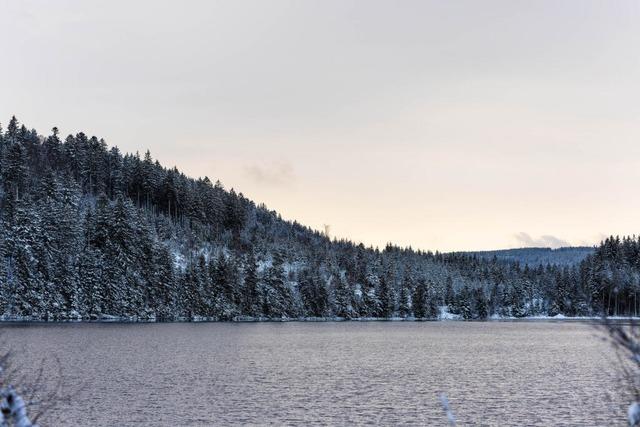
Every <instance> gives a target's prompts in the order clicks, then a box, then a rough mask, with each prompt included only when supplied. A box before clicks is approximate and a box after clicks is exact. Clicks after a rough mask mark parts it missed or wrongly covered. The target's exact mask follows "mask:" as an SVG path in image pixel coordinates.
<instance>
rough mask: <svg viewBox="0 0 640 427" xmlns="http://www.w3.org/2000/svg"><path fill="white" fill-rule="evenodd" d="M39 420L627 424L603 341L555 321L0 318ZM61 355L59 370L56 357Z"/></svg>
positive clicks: (67, 422) (125, 423)
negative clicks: (45, 397)
mask: <svg viewBox="0 0 640 427" xmlns="http://www.w3.org/2000/svg"><path fill="white" fill-rule="evenodd" d="M0 328H1V329H2V330H3V338H4V341H5V342H6V343H8V344H10V345H11V347H12V348H13V349H14V350H15V353H16V357H15V359H14V361H15V364H16V365H17V366H19V367H21V368H23V369H25V370H27V371H29V374H31V376H33V374H34V372H35V370H36V368H37V366H39V365H40V364H41V360H42V359H44V360H45V362H44V363H45V366H46V367H47V369H46V370H45V376H44V379H43V380H41V381H40V386H39V389H40V390H41V392H42V393H45V391H46V390H51V388H52V387H53V384H54V383H55V381H56V378H57V377H58V371H59V372H60V373H61V374H62V378H63V380H64V384H65V388H64V391H63V394H65V393H66V394H69V393H71V392H73V391H74V390H78V389H80V387H81V386H84V389H83V391H82V392H80V393H78V394H77V395H76V396H75V397H73V398H72V400H71V402H70V403H64V402H61V403H59V404H58V406H56V407H55V408H53V409H51V410H49V411H48V412H47V413H46V414H45V416H44V418H43V419H42V420H41V421H42V423H43V424H45V425H77V426H89V425H91V426H113V425H118V426H130V425H143V426H169V425H171V426H191V425H240V424H250V425H264V424H272V425H363V424H375V425H446V418H445V416H444V412H443V410H442V408H441V406H440V402H439V395H440V393H441V392H446V393H447V395H448V396H449V400H450V402H451V406H452V409H453V410H454V412H455V413H456V416H457V418H458V421H459V425H496V426H508V425H519V426H523V425H541V426H542V425H544V426H551V425H554V426H555V425H567V426H577V425H589V426H608V425H625V420H624V412H623V411H624V407H625V406H626V405H624V404H623V403H624V402H623V399H620V397H619V396H618V394H617V393H618V392H617V390H618V389H620V383H619V382H617V381H616V379H615V373H614V372H613V371H614V370H613V368H611V367H610V366H611V365H612V364H613V363H614V360H615V358H614V356H613V353H612V352H611V350H610V348H609V346H608V344H606V343H604V342H602V341H601V340H599V339H598V338H596V334H597V333H596V331H595V329H594V328H593V327H591V326H588V325H586V324H581V323H568V322H565V323H552V322H487V323H462V322H428V323H411V322H369V323H355V322H354V323H260V324H216V323H202V324H68V325H26V326H25V325H6V324H5V325H2V326H0ZM56 358H57V359H58V360H59V368H60V369H59V370H58V369H57V368H56V366H57V363H58V362H55V359H56Z"/></svg>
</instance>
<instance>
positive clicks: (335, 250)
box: [0, 118, 640, 320]
mask: <svg viewBox="0 0 640 427" xmlns="http://www.w3.org/2000/svg"><path fill="white" fill-rule="evenodd" d="M142 143H145V142H144V141H143V142H142ZM212 172H213V173H215V171H212ZM0 176H1V182H0V209H1V222H0V313H2V314H3V316H4V318H21V317H30V318H34V319H79V318H83V319H97V318H101V317H105V316H118V317H127V318H133V319H156V320H175V319H198V318H211V319H218V320H231V319H238V318H242V317H251V318H258V317H259V318H275V319H281V318H298V317H341V318H362V317H378V318H389V317H402V318H414V317H415V318H436V317H437V316H438V312H439V306H443V305H448V306H449V310H450V311H451V312H452V313H456V314H459V315H460V316H462V317H463V318H466V319H472V318H486V317H488V316H491V315H501V316H516V317H521V316H528V315H543V314H548V315H555V314H564V315H571V316H573V315H593V314H599V313H600V312H601V311H602V309H604V310H606V311H607V313H609V314H636V313H637V302H636V297H637V293H638V288H639V285H638V284H639V277H640V275H639V273H640V241H639V240H638V239H635V238H625V239H622V240H621V239H618V238H611V239H608V240H606V241H605V242H603V244H602V245H601V246H600V247H599V248H597V249H596V250H595V252H594V253H593V254H592V255H589V256H587V258H586V259H584V260H583V261H582V262H581V263H579V264H577V265H571V266H570V265H563V266H558V265H545V266H543V265H538V266H535V267H532V266H529V265H520V264H519V263H517V262H511V261H505V260H499V259H498V258H496V257H492V258H488V259H487V258H485V257H482V256H476V255H472V254H463V253H455V254H441V253H432V252H422V251H417V250H412V249H410V248H399V247H396V246H392V245H389V246H387V247H386V248H384V249H383V250H378V249H375V248H366V247H364V246H363V245H358V244H355V243H352V242H350V241H346V240H330V239H328V238H327V237H326V236H324V235H323V234H322V233H320V232H318V231H314V230H312V229H310V228H307V227H305V226H302V225H300V224H298V223H296V222H290V221H284V220H283V219H282V218H281V217H280V216H279V215H278V214H277V213H276V212H273V211H269V210H268V209H267V208H266V207H265V206H257V205H256V204H255V203H253V202H252V201H251V200H248V199H247V198H245V197H243V195H242V194H241V193H236V192H235V191H234V190H226V189H225V188H224V187H223V185H222V184H221V183H219V182H217V181H215V182H213V181H212V180H210V179H209V178H200V179H193V178H189V177H187V176H185V175H184V174H183V173H181V172H180V171H179V170H178V169H176V168H173V169H171V168H167V167H164V166H162V165H160V164H159V163H158V162H157V161H154V160H153V158H152V156H151V154H150V153H149V152H147V153H146V154H145V155H144V156H140V155H138V154H123V153H121V152H120V151H119V150H118V148H116V147H115V146H114V147H109V146H107V144H106V142H105V141H103V140H102V139H99V138H97V137H93V136H92V137H89V136H87V135H86V134H84V133H78V134H76V135H69V136H67V137H66V138H64V139H63V138H61V137H60V135H59V134H58V131H57V129H56V128H54V129H53V130H52V132H51V133H50V134H49V135H48V136H40V135H38V134H37V133H36V131H35V130H29V129H28V128H26V127H25V126H24V125H20V124H19V123H18V121H17V120H16V119H15V118H12V119H11V121H10V122H9V123H8V125H7V127H6V130H0ZM399 215H401V213H399Z"/></svg>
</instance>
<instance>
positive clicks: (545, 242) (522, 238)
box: [514, 231, 571, 249]
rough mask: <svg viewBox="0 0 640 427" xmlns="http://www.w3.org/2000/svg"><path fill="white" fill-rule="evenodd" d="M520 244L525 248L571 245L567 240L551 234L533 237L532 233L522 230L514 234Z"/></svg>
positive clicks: (554, 247)
mask: <svg viewBox="0 0 640 427" xmlns="http://www.w3.org/2000/svg"><path fill="white" fill-rule="evenodd" d="M514 237H515V239H516V241H517V242H518V245H519V246H521V247H524V248H553V249H556V248H563V247H566V246H571V245H570V244H569V242H567V241H566V240H562V239H560V238H559V237H556V236H552V235H550V234H545V235H542V236H540V237H538V238H533V237H531V235H530V234H528V233H525V232H524V231H521V232H519V233H516V234H515V235H514Z"/></svg>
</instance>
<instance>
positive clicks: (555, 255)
mask: <svg viewBox="0 0 640 427" xmlns="http://www.w3.org/2000/svg"><path fill="white" fill-rule="evenodd" d="M593 251H594V248H593V247H590V246H575V247H565V248H557V249H552V248H518V249H501V250H495V251H481V252H469V253H470V254H473V255H478V256H480V257H482V258H487V259H491V258H493V257H496V258H497V259H498V260H502V261H509V262H518V263H520V264H522V265H528V266H529V267H536V266H538V265H540V264H542V265H547V264H550V265H558V266H574V265H577V264H580V262H582V261H583V260H584V259H585V258H586V257H587V256H589V255H591V254H592V253H593Z"/></svg>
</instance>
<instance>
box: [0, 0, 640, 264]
mask: <svg viewBox="0 0 640 427" xmlns="http://www.w3.org/2000/svg"><path fill="white" fill-rule="evenodd" d="M639 22H640V3H639V2H636V1H615V2H602V1H597V2H592V1H558V0H553V1H535V2H531V1H512V0H508V1H482V2H479V1H456V2H449V1H434V2H430V1H402V2H397V1H391V0H389V1H370V0H366V1H365V0H362V1H348V0H339V1H338V0H336V1H332V0H322V1H304V0H301V1H293V0H292V1H279V0H270V1H262V0H260V1H248V0H247V1H245V0H242V1H232V0H229V1H186V2H177V1H176V2H157V1H73V2H72V1H56V2H51V1H19V2H16V1H10V0H0V52H1V55H2V65H1V66H0V122H2V124H3V126H6V123H7V122H8V120H9V118H10V117H11V115H13V114H15V115H16V116H18V118H19V119H20V120H21V121H22V122H24V123H25V124H27V126H28V127H30V128H31V127H33V128H36V129H37V130H38V131H39V132H40V133H43V134H47V133H48V132H49V130H50V129H51V128H52V127H53V126H57V127H59V128H60V130H61V132H63V133H64V134H67V133H76V132H79V131H84V132H85V133H87V134H89V135H97V136H100V137H103V138H105V140H106V141H107V143H108V144H109V145H117V146H118V147H119V148H120V149H121V150H123V151H127V152H133V151H140V152H141V153H143V152H144V151H146V150H147V149H150V150H151V153H152V155H153V157H154V158H157V159H158V160H159V161H160V162H161V163H163V164H164V165H166V166H173V165H176V166H178V167H179V168H180V169H181V170H183V171H184V172H185V173H187V174H188V175H191V176H194V177H198V176H205V175H206V176H209V177H210V178H211V179H212V180H215V179H220V181H222V183H223V184H224V185H225V187H226V188H231V187H233V188H235V189H236V190H237V191H240V192H242V193H244V194H245V195H246V196H247V197H249V198H251V199H253V200H255V201H256V202H258V203H260V202H264V203H265V204H267V206H268V207H270V208H272V209H275V210H277V211H279V212H280V213H281V214H282V215H283V217H285V218H287V219H296V220H298V221H299V222H301V223H303V224H306V225H309V226H311V227H313V228H316V229H323V225H324V224H329V225H330V228H331V234H332V235H334V236H336V237H347V238H350V239H353V240H355V241H362V242H364V243H365V244H372V245H380V246H382V245H384V244H385V243H386V242H389V241H391V242H394V243H397V244H400V245H403V246H404V245H411V246H412V247H414V248H422V249H432V250H444V251H449V250H479V249H494V248H508V247H520V246H553V247H557V246H565V245H585V244H586V245H590V244H594V243H596V242H598V241H599V240H600V239H601V238H602V236H603V235H607V234H633V233H637V232H638V231H639V230H640V220H639V218H640V216H639V214H638V213H639V212H640V197H638V195H639V194H640V185H639V183H640V167H639V166H640V120H639V119H640V78H639V76H640V55H639V54H638V46H640V25H638V23H639Z"/></svg>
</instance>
